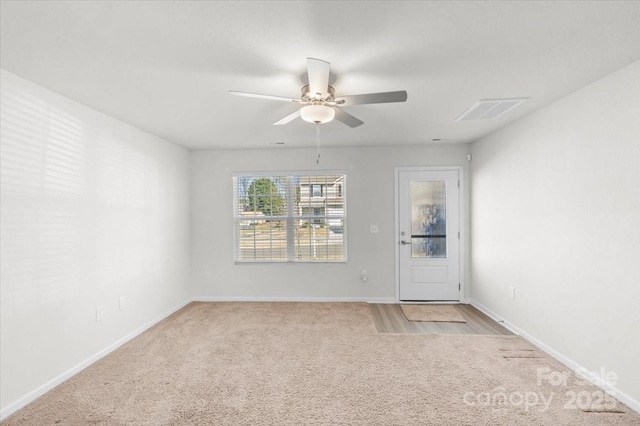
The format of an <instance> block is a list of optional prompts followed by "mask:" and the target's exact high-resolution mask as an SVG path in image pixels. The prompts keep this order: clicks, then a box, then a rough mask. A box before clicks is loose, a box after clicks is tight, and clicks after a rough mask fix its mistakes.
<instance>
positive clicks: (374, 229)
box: [369, 225, 380, 234]
mask: <svg viewBox="0 0 640 426" xmlns="http://www.w3.org/2000/svg"><path fill="white" fill-rule="evenodd" d="M369 232H370V233H372V234H377V233H378V232H380V228H379V227H378V225H369Z"/></svg>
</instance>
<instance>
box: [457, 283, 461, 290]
mask: <svg viewBox="0 0 640 426" xmlns="http://www.w3.org/2000/svg"><path fill="white" fill-rule="evenodd" d="M460 290H461V288H460V283H458V291H460Z"/></svg>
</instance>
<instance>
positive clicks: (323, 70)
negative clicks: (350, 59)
mask: <svg viewBox="0 0 640 426" xmlns="http://www.w3.org/2000/svg"><path fill="white" fill-rule="evenodd" d="M329 66H330V64H329V62H326V61H323V60H320V59H314V58H307V75H308V77H309V84H307V85H305V86H303V87H302V90H301V96H300V99H293V98H285V97H282V96H272V95H261V94H258V93H248V92H238V91H236V90H229V93H231V94H232V95H236V96H247V97H250V98H261V99H271V100H275V101H285V102H293V103H295V104H298V105H301V106H302V107H301V108H300V109H299V110H297V111H296V112H293V113H291V114H289V115H287V116H286V117H284V118H281V119H280V120H278V121H276V122H275V123H273V124H274V125H276V126H280V125H282V124H287V123H289V122H290V121H293V120H295V119H296V118H298V117H300V118H302V119H303V120H304V121H307V122H309V123H314V124H323V123H328V122H330V121H331V120H333V119H334V118H335V119H336V120H338V121H340V122H342V123H344V124H346V125H347V126H349V127H358V126H360V125H362V124H364V122H363V121H361V120H359V119H358V118H356V117H354V116H353V115H351V114H349V113H347V112H345V111H344V110H343V109H342V107H347V106H351V105H366V104H381V103H391V102H405V101H406V100H407V92H406V91H405V90H401V91H398V92H382V93H366V94H362V95H350V96H336V95H335V89H334V88H333V87H332V86H329Z"/></svg>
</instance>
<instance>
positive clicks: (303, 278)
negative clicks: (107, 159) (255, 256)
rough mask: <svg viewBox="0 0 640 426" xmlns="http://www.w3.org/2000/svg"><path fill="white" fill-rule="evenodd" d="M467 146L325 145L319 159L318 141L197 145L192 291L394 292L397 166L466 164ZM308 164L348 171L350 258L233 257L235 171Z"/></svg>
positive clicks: (306, 295)
mask: <svg viewBox="0 0 640 426" xmlns="http://www.w3.org/2000/svg"><path fill="white" fill-rule="evenodd" d="M468 150H469V147H468V146H467V145H457V146H450V147H444V146H443V147H432V148H426V147H417V148H333V149H328V148H325V149H322V150H321V153H322V158H321V164H320V165H319V166H317V165H316V163H315V159H316V157H315V151H314V150H313V149H280V148H274V149H271V150H267V149H265V150H253V151H194V152H192V153H191V215H192V216H191V225H192V228H191V238H192V247H193V249H192V258H193V260H192V262H193V267H192V274H193V275H192V283H193V288H192V294H193V295H194V296H196V297H210V298H247V299H257V298H283V299H284V298H292V299H354V300H355V299H357V300H375V299H376V298H386V299H389V300H393V299H394V298H395V278H394V250H395V245H396V244H397V238H396V237H395V235H394V233H395V232H394V223H395V222H394V220H395V219H394V167H395V166H428V165H463V166H465V167H466V164H467V161H466V154H467V153H468ZM305 169H306V170H315V169H328V170H331V169H339V170H345V171H346V172H347V251H348V255H347V256H348V261H347V263H346V264H335V263H333V264H308V263H305V264H302V263H296V264H239V265H235V264H234V261H233V207H232V179H231V174H232V172H250V171H290V170H305ZM467 217H468V216H467ZM370 225H379V227H380V233H378V234H371V233H370V232H369V226H370ZM467 258H468V257H467ZM362 269H366V270H367V272H368V275H369V280H368V282H367V283H363V282H362V281H361V280H360V274H361V271H362ZM208 271H210V272H211V279H209V280H207V279H206V275H207V272H208Z"/></svg>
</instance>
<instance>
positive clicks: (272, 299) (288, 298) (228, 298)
mask: <svg viewBox="0 0 640 426" xmlns="http://www.w3.org/2000/svg"><path fill="white" fill-rule="evenodd" d="M190 301H191V302H365V303H398V301H397V300H395V299H394V298H393V297H304V296H275V297H274V296H196V297H192V298H191V299H190Z"/></svg>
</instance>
